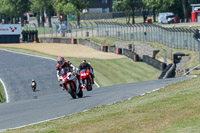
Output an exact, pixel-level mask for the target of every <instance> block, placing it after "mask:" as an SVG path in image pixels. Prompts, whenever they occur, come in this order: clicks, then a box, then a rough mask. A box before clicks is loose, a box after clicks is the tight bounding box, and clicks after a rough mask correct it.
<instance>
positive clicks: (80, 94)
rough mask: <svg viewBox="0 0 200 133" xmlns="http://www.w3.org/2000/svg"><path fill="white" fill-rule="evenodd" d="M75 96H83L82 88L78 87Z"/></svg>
mask: <svg viewBox="0 0 200 133" xmlns="http://www.w3.org/2000/svg"><path fill="white" fill-rule="evenodd" d="M77 96H78V97H79V98H80V97H83V91H82V88H80V91H79V92H78V94H77Z"/></svg>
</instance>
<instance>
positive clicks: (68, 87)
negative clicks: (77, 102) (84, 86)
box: [67, 84, 76, 99]
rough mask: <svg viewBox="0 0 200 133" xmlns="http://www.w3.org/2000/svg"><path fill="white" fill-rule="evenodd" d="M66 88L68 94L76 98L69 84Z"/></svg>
mask: <svg viewBox="0 0 200 133" xmlns="http://www.w3.org/2000/svg"><path fill="white" fill-rule="evenodd" d="M67 89H68V90H69V91H68V92H69V94H70V95H71V97H72V98H73V99H76V94H75V91H74V90H72V87H71V85H70V84H67Z"/></svg>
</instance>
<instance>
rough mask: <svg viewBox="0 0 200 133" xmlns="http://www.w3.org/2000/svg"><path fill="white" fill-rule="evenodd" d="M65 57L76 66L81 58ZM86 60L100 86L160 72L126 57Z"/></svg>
mask: <svg viewBox="0 0 200 133" xmlns="http://www.w3.org/2000/svg"><path fill="white" fill-rule="evenodd" d="M0 48H1V47H0ZM3 48H5V47H3ZM6 49H9V50H13V51H18V52H22V53H28V54H33V55H39V56H44V57H50V58H53V59H56V58H57V56H54V55H48V54H44V53H41V52H37V51H32V50H28V49H18V48H9V47H6ZM66 59H68V60H70V61H71V62H72V63H73V64H74V65H75V66H76V67H78V66H79V64H80V62H81V60H82V58H72V57H66ZM86 60H87V61H88V62H90V63H91V65H92V66H93V68H94V72H95V81H96V82H97V83H98V84H99V85H100V86H110V85H116V84H125V83H131V82H140V81H147V80H156V79H157V78H158V76H159V75H160V73H161V72H160V71H158V70H156V69H155V68H153V67H151V66H149V65H147V64H145V63H141V62H138V63H133V62H132V61H131V60H130V59H128V58H121V59H107V60H104V59H93V58H90V59H89V58H88V59H87V58H86Z"/></svg>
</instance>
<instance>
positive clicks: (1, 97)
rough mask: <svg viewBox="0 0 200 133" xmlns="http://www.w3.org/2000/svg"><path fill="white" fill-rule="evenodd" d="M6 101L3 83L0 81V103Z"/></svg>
mask: <svg viewBox="0 0 200 133" xmlns="http://www.w3.org/2000/svg"><path fill="white" fill-rule="evenodd" d="M4 102H6V98H5V93H4V88H3V85H2V84H1V82H0V103H4Z"/></svg>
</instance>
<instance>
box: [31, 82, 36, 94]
mask: <svg viewBox="0 0 200 133" xmlns="http://www.w3.org/2000/svg"><path fill="white" fill-rule="evenodd" d="M31 87H32V90H33V91H34V92H35V90H36V83H35V82H32V83H31Z"/></svg>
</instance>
